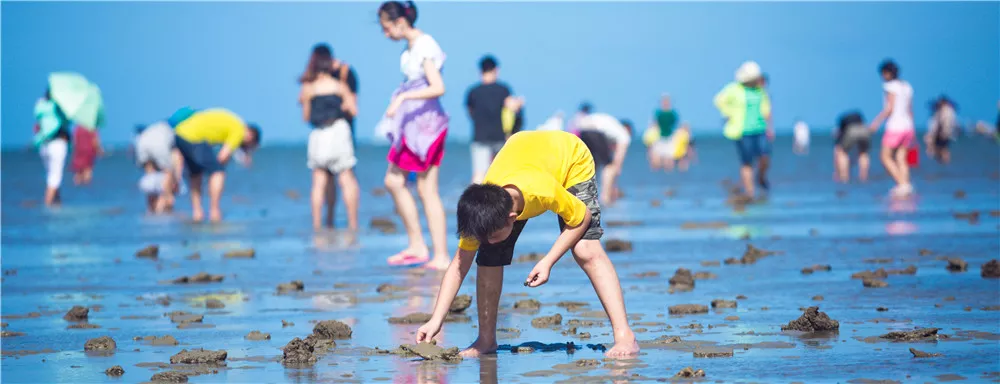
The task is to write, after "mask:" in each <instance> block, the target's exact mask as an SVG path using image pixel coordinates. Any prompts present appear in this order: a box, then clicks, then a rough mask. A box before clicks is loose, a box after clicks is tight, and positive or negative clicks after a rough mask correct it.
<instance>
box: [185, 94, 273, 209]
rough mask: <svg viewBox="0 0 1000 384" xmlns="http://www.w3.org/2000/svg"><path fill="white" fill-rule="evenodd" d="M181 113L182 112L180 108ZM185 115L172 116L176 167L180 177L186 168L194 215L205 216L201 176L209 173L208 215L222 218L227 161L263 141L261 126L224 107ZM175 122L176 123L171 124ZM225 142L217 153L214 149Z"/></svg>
mask: <svg viewBox="0 0 1000 384" xmlns="http://www.w3.org/2000/svg"><path fill="white" fill-rule="evenodd" d="M178 113H182V112H181V111H178ZM183 114H184V115H185V116H181V117H177V116H176V115H177V114H176V113H175V117H172V118H171V121H173V122H176V125H174V133H175V135H176V137H175V138H174V147H175V149H174V156H173V157H174V169H175V172H176V174H177V179H178V180H180V175H181V172H182V171H183V170H184V169H185V168H187V172H188V185H189V186H190V193H191V219H192V220H193V221H195V222H200V221H202V220H204V217H205V214H204V211H203V210H202V208H201V179H202V175H204V174H208V195H209V204H210V205H209V219H210V220H212V221H213V222H219V221H222V209H221V208H220V207H219V202H220V201H221V199H222V187H223V186H224V185H225V183H226V168H225V167H226V163H228V162H229V159H230V158H231V157H233V153H234V152H235V151H236V150H237V149H241V150H243V152H244V153H245V154H246V162H247V164H249V161H250V151H252V150H253V149H255V148H257V147H258V146H259V145H260V128H257V127H256V126H254V125H248V124H247V123H244V122H243V119H241V118H240V117H239V116H237V115H236V114H234V113H232V112H230V111H228V110H225V109H221V108H217V109H205V110H201V111H197V112H195V111H190V110H189V112H183ZM172 125H173V124H172ZM215 145H222V149H221V150H219V153H218V154H216V153H215V151H214V150H213V149H212V147H213V146H215Z"/></svg>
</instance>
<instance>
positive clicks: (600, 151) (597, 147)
mask: <svg viewBox="0 0 1000 384" xmlns="http://www.w3.org/2000/svg"><path fill="white" fill-rule="evenodd" d="M580 140H581V141H583V143H584V144H586V145H587V148H588V149H590V154H591V156H593V157H594V165H596V166H597V168H600V167H603V166H605V165H608V164H611V158H612V155H613V153H612V150H611V140H609V139H608V137H607V136H605V135H604V134H603V133H600V132H597V131H583V132H580Z"/></svg>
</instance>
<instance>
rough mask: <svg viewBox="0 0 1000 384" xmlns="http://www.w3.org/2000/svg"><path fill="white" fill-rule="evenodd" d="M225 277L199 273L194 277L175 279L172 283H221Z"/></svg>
mask: <svg viewBox="0 0 1000 384" xmlns="http://www.w3.org/2000/svg"><path fill="white" fill-rule="evenodd" d="M223 278H224V277H223V276H222V275H210V274H208V273H205V272H199V273H198V274H196V275H194V276H181V277H178V278H176V279H174V280H173V281H172V282H173V283H174V284H194V283H220V282H222V279H223Z"/></svg>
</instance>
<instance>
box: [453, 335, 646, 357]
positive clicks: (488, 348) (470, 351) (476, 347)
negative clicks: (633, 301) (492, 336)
mask: <svg viewBox="0 0 1000 384" xmlns="http://www.w3.org/2000/svg"><path fill="white" fill-rule="evenodd" d="M638 347H639V346H638V345H636V348H638ZM494 353H497V342H496V340H494V341H492V342H482V341H479V339H476V342H475V343H472V345H471V346H469V348H466V349H465V350H464V351H462V352H461V353H459V355H462V357H466V358H477V357H480V356H483V355H491V354H494Z"/></svg>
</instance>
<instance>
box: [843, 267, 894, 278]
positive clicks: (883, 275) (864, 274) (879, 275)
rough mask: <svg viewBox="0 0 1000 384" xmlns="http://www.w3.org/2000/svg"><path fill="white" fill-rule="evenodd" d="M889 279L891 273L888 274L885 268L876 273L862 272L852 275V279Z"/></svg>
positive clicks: (875, 271)
mask: <svg viewBox="0 0 1000 384" xmlns="http://www.w3.org/2000/svg"><path fill="white" fill-rule="evenodd" d="M887 277H889V272H886V271H885V269H884V268H879V269H877V270H874V271H861V272H855V273H854V274H853V275H851V278H852V279H861V280H864V279H884V278H887Z"/></svg>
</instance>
